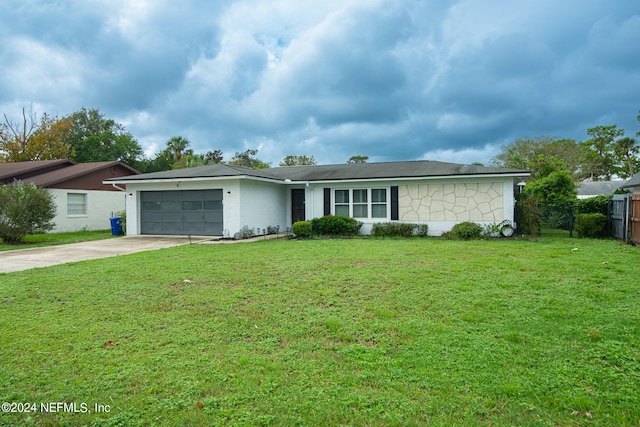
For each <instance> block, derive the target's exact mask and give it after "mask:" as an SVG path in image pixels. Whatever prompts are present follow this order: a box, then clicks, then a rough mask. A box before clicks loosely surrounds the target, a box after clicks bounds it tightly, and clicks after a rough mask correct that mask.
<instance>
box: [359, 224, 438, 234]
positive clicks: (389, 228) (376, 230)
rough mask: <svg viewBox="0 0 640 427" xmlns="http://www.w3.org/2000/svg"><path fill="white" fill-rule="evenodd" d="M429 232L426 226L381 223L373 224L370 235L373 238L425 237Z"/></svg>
mask: <svg viewBox="0 0 640 427" xmlns="http://www.w3.org/2000/svg"><path fill="white" fill-rule="evenodd" d="M428 232H429V226H428V225H427V224H409V223H403V222H381V223H377V224H373V228H372V229H371V235H372V236H375V237H411V236H420V237H426V235H427V233H428Z"/></svg>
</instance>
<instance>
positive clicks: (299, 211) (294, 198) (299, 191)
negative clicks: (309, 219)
mask: <svg viewBox="0 0 640 427" xmlns="http://www.w3.org/2000/svg"><path fill="white" fill-rule="evenodd" d="M304 220H305V216H304V188H294V189H292V190H291V223H292V224H293V223H294V222H298V221H304Z"/></svg>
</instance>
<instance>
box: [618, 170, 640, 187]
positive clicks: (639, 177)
mask: <svg viewBox="0 0 640 427" xmlns="http://www.w3.org/2000/svg"><path fill="white" fill-rule="evenodd" d="M631 187H640V173H637V174H635V175H633V176H632V177H631V178H629V180H628V181H627V182H625V183H624V184H623V185H621V186H620V188H631Z"/></svg>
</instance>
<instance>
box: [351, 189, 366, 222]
mask: <svg viewBox="0 0 640 427" xmlns="http://www.w3.org/2000/svg"><path fill="white" fill-rule="evenodd" d="M368 208H369V206H368V205H367V190H353V217H354V218H367V217H368V216H369V215H368V211H369V209H368Z"/></svg>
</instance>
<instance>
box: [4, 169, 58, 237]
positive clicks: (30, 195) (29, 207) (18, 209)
mask: <svg viewBox="0 0 640 427" xmlns="http://www.w3.org/2000/svg"><path fill="white" fill-rule="evenodd" d="M55 215H56V205H55V203H54V202H53V196H51V193H49V191H48V190H46V189H44V188H40V187H38V186H36V185H35V184H24V183H22V182H20V181H16V182H14V183H13V184H11V185H2V186H0V238H2V239H3V240H4V241H5V242H7V243H17V242H20V241H21V240H22V239H23V238H24V237H25V236H26V235H27V234H33V233H36V232H44V231H48V230H51V229H52V228H53V226H54V224H53V223H52V222H51V220H52V219H53V218H54V217H55Z"/></svg>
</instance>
